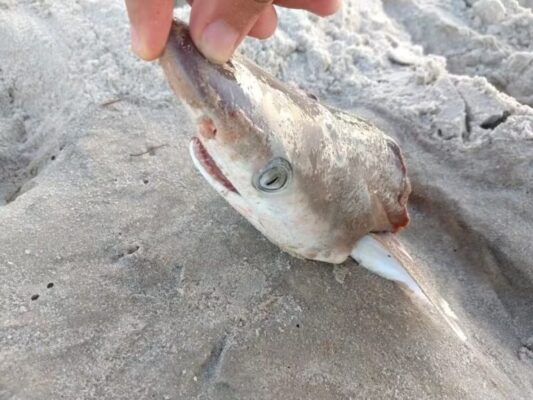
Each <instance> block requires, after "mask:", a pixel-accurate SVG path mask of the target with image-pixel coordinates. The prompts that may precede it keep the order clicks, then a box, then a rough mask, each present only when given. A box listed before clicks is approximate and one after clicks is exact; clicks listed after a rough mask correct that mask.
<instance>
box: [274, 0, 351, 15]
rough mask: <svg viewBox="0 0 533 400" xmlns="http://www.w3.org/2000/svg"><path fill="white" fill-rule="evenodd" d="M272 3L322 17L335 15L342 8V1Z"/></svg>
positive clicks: (282, 0)
mask: <svg viewBox="0 0 533 400" xmlns="http://www.w3.org/2000/svg"><path fill="white" fill-rule="evenodd" d="M274 3H275V4H277V5H280V6H282V7H287V8H301V9H303V10H307V11H310V12H312V13H314V14H317V15H320V16H322V17H326V16H328V15H332V14H335V13H336V12H337V11H338V10H339V8H341V6H342V0H277V1H275V2H274Z"/></svg>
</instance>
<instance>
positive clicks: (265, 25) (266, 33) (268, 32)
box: [248, 6, 278, 39]
mask: <svg viewBox="0 0 533 400" xmlns="http://www.w3.org/2000/svg"><path fill="white" fill-rule="evenodd" d="M277 26H278V14H277V13H276V9H275V8H274V6H270V7H267V8H266V9H265V10H264V11H263V12H262V13H261V15H259V18H258V19H257V21H256V23H255V25H254V26H253V27H252V29H251V30H250V32H248V35H250V36H253V37H256V38H258V39H266V38H268V37H270V36H272V35H273V34H274V32H275V31H276V28H277Z"/></svg>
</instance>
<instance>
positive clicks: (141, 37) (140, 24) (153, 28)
mask: <svg viewBox="0 0 533 400" xmlns="http://www.w3.org/2000/svg"><path fill="white" fill-rule="evenodd" d="M126 7H127V9H128V16H129V18H130V22H131V45H132V49H133V51H134V52H135V53H136V54H137V55H138V56H139V57H141V58H143V59H145V60H153V59H155V58H157V57H159V56H160V55H161V53H162V52H163V48H164V47H165V44H166V42H167V38H168V33H169V31H170V25H171V23H172V9H173V7H174V0H151V1H146V0H126Z"/></svg>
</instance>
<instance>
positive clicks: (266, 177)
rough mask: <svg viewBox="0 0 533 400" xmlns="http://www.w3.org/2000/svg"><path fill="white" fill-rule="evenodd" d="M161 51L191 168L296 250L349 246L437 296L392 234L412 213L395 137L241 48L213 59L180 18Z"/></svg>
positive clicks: (325, 251) (368, 264)
mask: <svg viewBox="0 0 533 400" xmlns="http://www.w3.org/2000/svg"><path fill="white" fill-rule="evenodd" d="M160 62H161V65H162V67H163V69H164V71H165V74H166V76H167V79H168V81H169V82H170V85H171V86H172V89H173V90H174V92H175V93H176V95H177V96H178V97H180V98H181V99H182V100H183V101H184V102H185V104H186V105H187V106H188V108H189V109H190V111H191V112H192V114H193V116H194V117H195V118H196V120H197V123H198V133H197V135H196V136H195V137H193V138H192V140H191V143H190V153H191V157H192V159H193V162H194V164H195V166H196V168H197V169H198V170H199V171H200V173H201V174H202V175H203V177H204V178H205V179H206V180H207V181H208V182H209V184H210V185H211V186H212V187H213V188H214V189H215V190H216V191H217V192H218V193H219V194H220V195H221V196H222V197H224V198H225V199H226V200H227V201H228V203H230V204H231V205H232V206H233V207H234V208H235V209H236V210H237V211H238V212H239V213H240V214H242V215H243V216H244V217H245V218H246V219H247V220H248V221H250V223H252V224H253V225H254V226H255V227H256V228H257V229H258V230H259V231H260V232H262V233H263V234H264V235H265V236H266V237H267V238H268V239H269V240H270V241H272V242H273V243H275V244H277V245H278V246H279V247H280V248H281V249H283V250H284V251H286V252H288V253H290V254H292V255H294V256H296V257H300V258H306V259H312V260H318V261H324V262H328V263H336V264H337V263H342V262H344V261H345V260H346V259H347V258H348V257H350V256H351V257H352V258H353V259H355V260H356V261H357V262H358V263H359V264H360V265H362V266H363V267H365V268H367V269H369V270H371V271H373V272H375V273H377V274H379V275H381V276H383V277H384V278H387V279H390V280H393V281H396V282H399V283H400V284H401V285H402V286H403V287H405V288H408V289H409V290H410V291H411V292H412V293H414V294H415V295H417V296H418V297H419V298H421V299H422V300H424V301H427V302H430V303H434V300H432V301H430V300H429V298H428V296H427V294H426V292H425V291H424V290H423V289H422V287H421V286H420V285H419V284H418V283H417V271H416V268H415V265H414V262H413V260H412V259H411V258H410V257H409V255H408V254H407V252H406V251H405V250H404V249H403V247H402V246H401V244H400V243H399V241H397V239H396V238H395V236H394V235H393V233H395V232H397V231H398V230H400V229H401V228H403V227H405V226H406V225H407V224H408V222H409V216H408V212H407V208H406V206H407V200H408V197H409V194H410V192H411V185H410V182H409V179H408V177H407V170H406V166H405V161H404V158H403V156H402V152H401V150H400V148H399V146H398V145H397V144H396V142H395V141H394V140H393V139H392V138H390V137H388V136H387V135H385V134H384V133H383V132H381V131H380V130H379V129H378V128H376V127H375V126H373V125H372V124H370V123H369V122H367V121H365V120H363V119H361V118H358V117H356V116H353V115H350V114H347V113H344V112H341V111H339V110H335V109H332V108H329V107H326V106H325V105H322V104H321V103H319V102H318V101H317V100H316V99H315V98H313V97H311V96H308V95H307V94H305V93H304V92H301V91H299V90H298V89H295V88H293V87H290V86H288V85H285V84H283V83H282V82H280V81H279V80H277V79H276V78H274V77H273V76H271V75H269V74H268V73H266V72H265V71H263V70H262V69H261V68H259V67H258V66H257V65H256V64H254V63H252V62H251V61H249V60H247V59H246V58H244V57H242V56H239V55H237V56H235V57H234V58H233V59H232V60H231V61H230V62H228V63H226V64H224V65H215V64H212V63H210V62H209V61H207V60H206V59H205V58H204V57H203V56H202V55H201V54H200V53H199V52H198V50H197V49H196V48H195V46H194V44H193V42H192V40H191V38H190V36H189V32H188V28H187V26H186V25H185V24H184V23H182V22H179V21H175V22H174V23H173V25H172V29H171V32H170V36H169V39H168V43H167V45H166V49H165V51H164V54H163V55H162V57H161V59H160Z"/></svg>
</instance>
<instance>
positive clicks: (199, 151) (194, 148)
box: [190, 137, 238, 194]
mask: <svg viewBox="0 0 533 400" xmlns="http://www.w3.org/2000/svg"><path fill="white" fill-rule="evenodd" d="M190 153H191V157H192V159H193V161H194V164H195V166H196V168H198V170H199V171H200V173H201V174H202V175H203V176H204V178H206V179H207V181H208V182H209V183H211V184H213V183H218V184H219V185H221V186H222V187H223V188H225V189H227V190H229V191H230V192H233V193H237V194H238V192H237V189H235V186H233V184H232V183H231V182H230V181H229V179H228V178H226V176H225V175H224V174H223V173H222V171H221V170H220V168H219V167H218V165H217V164H216V163H215V160H213V157H211V155H210V154H209V153H208V151H207V149H206V148H205V147H204V145H203V144H202V142H201V141H200V139H198V138H197V137H193V138H192V140H191V144H190ZM213 181H214V182H213Z"/></svg>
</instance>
